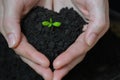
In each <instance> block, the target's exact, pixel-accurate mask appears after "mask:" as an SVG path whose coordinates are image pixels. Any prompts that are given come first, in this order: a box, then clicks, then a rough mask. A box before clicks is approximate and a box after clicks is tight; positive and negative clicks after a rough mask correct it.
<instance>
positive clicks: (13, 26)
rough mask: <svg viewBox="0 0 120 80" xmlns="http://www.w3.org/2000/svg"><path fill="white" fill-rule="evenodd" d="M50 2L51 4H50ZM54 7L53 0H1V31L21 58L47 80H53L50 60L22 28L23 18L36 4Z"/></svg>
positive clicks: (49, 7)
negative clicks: (21, 21)
mask: <svg viewBox="0 0 120 80" xmlns="http://www.w3.org/2000/svg"><path fill="white" fill-rule="evenodd" d="M48 3H49V4H48ZM37 5H38V6H43V7H45V8H48V9H51V8H52V1H51V0H0V32H1V33H2V34H3V36H4V37H5V39H6V40H7V42H8V44H9V47H10V48H12V49H13V50H14V51H15V52H16V53H17V54H18V55H20V57H21V59H22V60H23V61H24V62H25V63H27V64H28V65H29V66H30V67H31V68H33V69H34V70H35V71H36V72H37V73H38V74H40V75H42V76H43V78H44V79H45V80H53V79H52V78H53V73H52V71H51V70H50V68H49V60H48V59H47V58H46V57H45V56H44V55H42V54H41V53H40V52H38V51H37V50H36V49H35V48H34V47H33V46H31V45H30V44H29V43H28V42H27V40H26V37H25V36H24V35H23V34H22V32H21V30H20V29H21V28H20V20H21V18H22V17H23V16H24V15H25V14H26V13H28V12H29V10H30V9H31V8H32V7H34V6H37Z"/></svg>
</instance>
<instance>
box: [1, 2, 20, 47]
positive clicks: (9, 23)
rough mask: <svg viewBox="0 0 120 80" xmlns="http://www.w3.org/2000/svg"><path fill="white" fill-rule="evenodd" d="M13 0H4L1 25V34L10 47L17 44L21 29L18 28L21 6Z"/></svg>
mask: <svg viewBox="0 0 120 80" xmlns="http://www.w3.org/2000/svg"><path fill="white" fill-rule="evenodd" d="M13 1H14V0H11V2H9V1H8V0H6V1H5V2H4V16H3V25H2V31H1V32H2V34H3V35H4V37H5V39H6V40H7V42H8V45H9V47H10V48H14V47H16V46H17V45H18V44H19V41H20V36H21V30H20V16H21V14H20V13H21V11H22V7H21V6H20V4H19V5H17V4H16V2H15V1H14V2H13Z"/></svg>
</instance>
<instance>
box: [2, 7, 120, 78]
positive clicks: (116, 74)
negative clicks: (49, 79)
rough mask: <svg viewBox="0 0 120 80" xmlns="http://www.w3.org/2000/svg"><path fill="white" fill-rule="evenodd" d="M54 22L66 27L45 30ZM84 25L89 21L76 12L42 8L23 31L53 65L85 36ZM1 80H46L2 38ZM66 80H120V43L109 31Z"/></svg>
mask: <svg viewBox="0 0 120 80" xmlns="http://www.w3.org/2000/svg"><path fill="white" fill-rule="evenodd" d="M50 18H53V21H60V22H62V25H61V26H60V27H59V28H55V27H53V28H48V27H43V26H42V25H41V22H42V21H44V20H48V21H49V19H50ZM84 24H86V23H85V21H84V20H83V19H82V18H81V17H80V15H78V14H77V13H76V12H75V11H74V10H73V9H67V8H65V9H62V10H61V11H60V13H56V12H53V11H49V10H47V9H43V8H38V7H37V8H34V9H33V10H32V11H31V12H30V13H29V14H28V15H27V16H25V18H24V19H23V20H22V22H21V26H22V31H23V33H24V34H25V35H26V37H27V39H28V41H29V42H30V43H31V44H32V45H33V46H34V47H35V48H36V49H37V50H39V51H40V52H42V53H43V54H45V55H46V56H47V57H48V59H49V60H50V61H51V63H52V62H53V60H54V59H55V58H56V57H57V56H58V55H59V54H60V53H61V52H63V51H64V50H66V49H67V48H68V47H69V46H70V45H71V44H72V43H73V42H74V41H75V39H76V38H77V37H78V35H80V34H81V33H82V27H83V25H84ZM51 68H52V66H51ZM0 80H43V78H42V77H41V76H39V75H38V74H37V73H35V72H34V71H33V70H32V69H31V68H30V67H29V66H28V65H27V64H25V63H23V62H22V61H21V59H20V58H19V56H18V55H16V54H15V52H14V51H13V50H12V49H9V48H8V45H7V43H6V41H5V39H4V38H3V36H2V35H0ZM63 80H120V39H119V38H117V37H116V36H115V35H114V34H113V33H112V32H111V31H110V30H109V31H108V32H107V33H106V34H105V35H104V36H103V37H102V38H101V39H100V41H99V42H98V43H97V44H96V46H95V47H94V48H93V49H91V50H90V51H89V52H88V54H87V56H86V57H85V59H84V60H83V61H82V62H81V63H80V64H78V65H77V66H76V67H75V68H74V69H73V70H71V72H70V73H69V74H68V75H67V76H66V77H65V78H64V79H63Z"/></svg>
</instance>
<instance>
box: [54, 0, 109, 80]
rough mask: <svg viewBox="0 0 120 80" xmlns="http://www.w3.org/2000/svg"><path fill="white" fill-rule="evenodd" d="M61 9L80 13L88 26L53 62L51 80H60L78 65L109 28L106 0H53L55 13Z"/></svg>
mask: <svg viewBox="0 0 120 80" xmlns="http://www.w3.org/2000/svg"><path fill="white" fill-rule="evenodd" d="M63 7H73V8H74V9H75V10H77V11H78V12H81V13H82V14H83V18H84V19H87V20H86V21H88V24H87V25H84V28H83V31H84V32H83V33H82V34H81V35H80V36H79V37H78V38H77V40H76V41H75V42H74V43H73V44H72V45H71V46H70V47H69V48H68V49H67V50H66V51H65V52H63V53H62V54H61V55H60V56H58V57H57V58H56V59H55V60H54V63H53V65H54V68H55V71H54V78H53V80H61V79H62V78H63V77H64V76H65V75H66V74H67V73H68V72H69V71H70V70H71V69H72V68H73V67H74V66H76V65H77V64H78V63H80V62H81V61H82V60H83V59H84V57H85V55H86V53H87V52H88V51H89V50H90V49H91V48H92V47H93V46H94V45H95V44H96V42H97V41H98V40H99V39H100V38H101V37H102V36H103V35H104V33H105V32H106V31H107V30H108V28H109V8H108V0H54V10H55V11H57V12H59V10H60V9H61V8H63ZM96 54H97V53H96Z"/></svg>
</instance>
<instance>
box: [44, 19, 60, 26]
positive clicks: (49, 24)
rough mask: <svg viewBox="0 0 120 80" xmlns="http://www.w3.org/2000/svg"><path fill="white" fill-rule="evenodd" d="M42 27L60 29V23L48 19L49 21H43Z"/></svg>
mask: <svg viewBox="0 0 120 80" xmlns="http://www.w3.org/2000/svg"><path fill="white" fill-rule="evenodd" d="M42 25H43V26H45V27H52V26H54V27H60V26H61V22H53V20H52V18H50V21H43V22H42Z"/></svg>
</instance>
